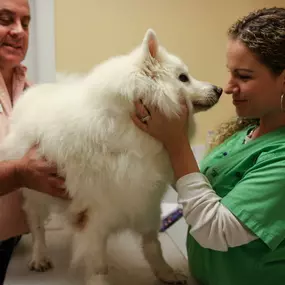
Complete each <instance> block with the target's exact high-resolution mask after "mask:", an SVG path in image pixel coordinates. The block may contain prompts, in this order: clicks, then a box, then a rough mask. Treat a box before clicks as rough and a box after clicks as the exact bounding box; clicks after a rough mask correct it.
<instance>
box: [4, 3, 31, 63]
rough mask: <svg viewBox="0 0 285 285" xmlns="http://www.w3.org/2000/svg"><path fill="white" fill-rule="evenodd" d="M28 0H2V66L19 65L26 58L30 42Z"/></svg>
mask: <svg viewBox="0 0 285 285" xmlns="http://www.w3.org/2000/svg"><path fill="white" fill-rule="evenodd" d="M30 18H31V16H30V8H29V3H28V0H1V1H0V66H1V67H3V66H4V67H5V66H12V67H14V66H17V65H19V64H20V63H21V61H22V60H24V58H25V56H26V53H27V50H28V43H29V23H30Z"/></svg>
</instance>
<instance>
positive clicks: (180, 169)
mask: <svg viewBox="0 0 285 285" xmlns="http://www.w3.org/2000/svg"><path fill="white" fill-rule="evenodd" d="M165 148H166V150H167V152H168V155H169V158H170V161H171V164H172V168H173V171H174V175H175V178H176V180H178V179H179V178H181V177H182V176H184V175H187V174H189V173H194V172H199V167H198V165H197V162H196V159H195V156H194V154H193V151H192V149H191V146H190V144H189V140H188V138H187V137H186V136H185V137H183V138H181V140H179V143H176V144H175V143H173V144H168V145H167V146H165Z"/></svg>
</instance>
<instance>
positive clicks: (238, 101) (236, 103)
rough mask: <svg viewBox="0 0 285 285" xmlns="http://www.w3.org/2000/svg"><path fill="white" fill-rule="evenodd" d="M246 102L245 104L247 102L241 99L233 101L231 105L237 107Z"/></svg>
mask: <svg viewBox="0 0 285 285" xmlns="http://www.w3.org/2000/svg"><path fill="white" fill-rule="evenodd" d="M246 102H247V100H242V99H233V104H234V105H235V106H238V105H241V104H244V103H246Z"/></svg>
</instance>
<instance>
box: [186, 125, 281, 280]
mask: <svg viewBox="0 0 285 285" xmlns="http://www.w3.org/2000/svg"><path fill="white" fill-rule="evenodd" d="M252 128H253V127H252V126H251V127H248V128H246V129H245V130H243V131H241V132H238V133H236V134H235V135H233V136H232V137H231V138H229V139H227V140H226V141H225V142H224V143H223V144H222V145H220V146H218V147H216V148H215V149H214V150H213V151H212V152H211V153H210V154H209V155H208V156H207V157H205V158H204V160H203V161H202V162H201V165H200V169H201V172H202V173H203V174H204V175H205V176H206V177H207V178H208V180H209V181H210V183H211V185H212V187H213V189H214V190H215V191H216V193H217V195H219V196H220V197H221V198H222V199H221V203H222V204H223V205H224V206H225V207H227V208H228V209H229V210H230V211H231V212H232V213H233V214H234V215H235V216H236V217H237V218H238V219H239V220H240V221H241V223H242V224H243V225H245V227H247V228H248V229H249V230H250V231H251V232H253V233H254V234H255V235H256V236H257V237H258V239H257V240H254V241H252V242H250V243H248V244H246V245H242V246H238V247H233V248H229V249H228V251H227V252H220V251H215V250H211V249H207V248H203V247H201V246H200V245H199V244H198V243H197V242H196V241H195V239H194V238H193V237H192V236H191V235H190V234H189V233H188V236H187V250H188V259H189V267H190V270H191V272H192V275H193V276H194V277H195V278H196V279H197V280H198V281H200V282H201V284H203V285H284V284H285V127H284V128H280V129H278V130H276V131H274V132H271V133H268V134H265V135H263V136H261V137H259V138H256V139H254V140H251V141H249V142H248V143H246V144H244V139H245V137H246V135H247V133H248V132H249V131H250V130H251V129H252Z"/></svg>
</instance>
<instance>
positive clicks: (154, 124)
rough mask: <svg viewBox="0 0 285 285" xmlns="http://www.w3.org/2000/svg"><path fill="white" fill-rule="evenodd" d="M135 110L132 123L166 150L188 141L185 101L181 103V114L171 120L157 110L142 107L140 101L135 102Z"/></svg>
mask: <svg viewBox="0 0 285 285" xmlns="http://www.w3.org/2000/svg"><path fill="white" fill-rule="evenodd" d="M135 108H136V112H135V113H134V114H132V119H133V122H134V123H135V124H136V125H137V126H138V127H139V128H140V129H141V130H143V131H145V132H147V133H148V134H149V135H151V136H152V137H154V138H156V139H157V140H159V141H160V142H161V143H162V144H163V145H164V147H165V148H166V149H167V150H169V151H170V150H172V149H173V148H177V147H179V146H180V145H181V143H182V141H183V140H187V141H188V131H187V127H188V108H187V105H186V102H185V101H183V102H181V113H180V114H179V115H177V116H175V117H174V118H171V119H170V118H168V117H166V116H165V115H163V114H162V113H161V112H160V111H159V110H158V109H157V108H155V107H151V106H145V105H143V103H142V102H141V101H136V102H135Z"/></svg>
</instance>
